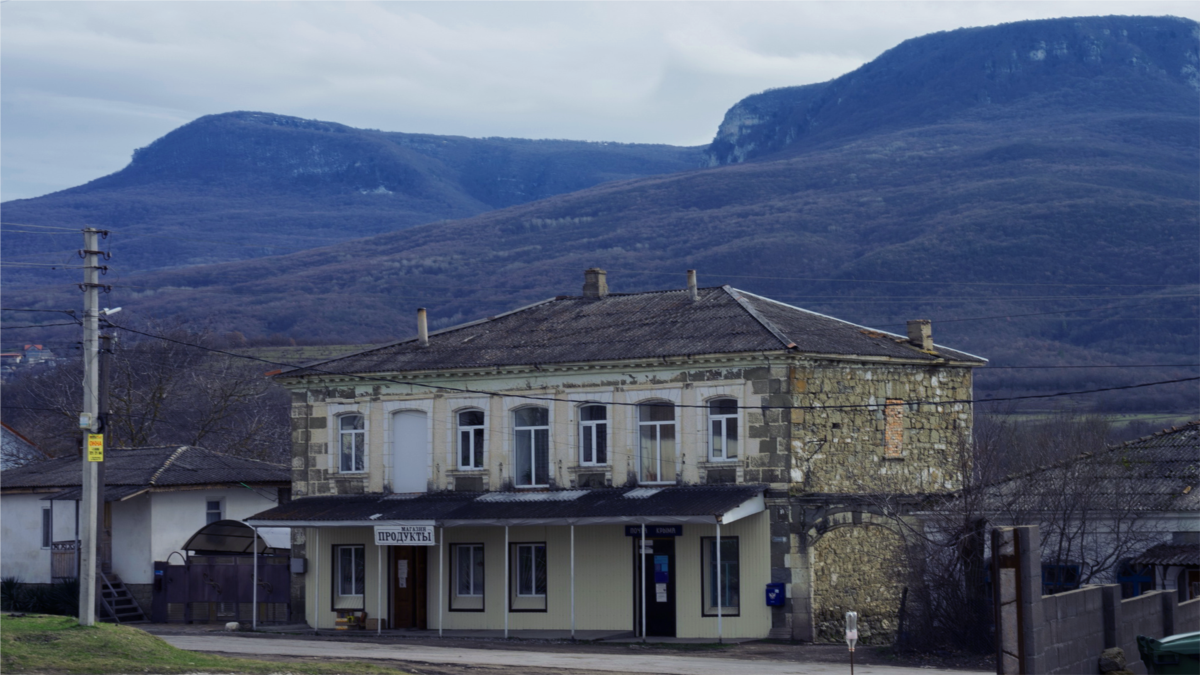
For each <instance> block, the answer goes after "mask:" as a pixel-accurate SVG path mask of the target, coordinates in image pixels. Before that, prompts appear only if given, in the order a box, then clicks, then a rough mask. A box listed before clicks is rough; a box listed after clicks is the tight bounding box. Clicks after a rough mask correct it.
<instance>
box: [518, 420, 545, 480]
mask: <svg viewBox="0 0 1200 675" xmlns="http://www.w3.org/2000/svg"><path fill="white" fill-rule="evenodd" d="M513 434H514V438H513V455H514V457H513V480H514V482H515V483H516V485H518V486H521V487H535V486H545V485H549V484H550V411H549V410H548V409H546V408H518V409H517V410H514V411H513Z"/></svg>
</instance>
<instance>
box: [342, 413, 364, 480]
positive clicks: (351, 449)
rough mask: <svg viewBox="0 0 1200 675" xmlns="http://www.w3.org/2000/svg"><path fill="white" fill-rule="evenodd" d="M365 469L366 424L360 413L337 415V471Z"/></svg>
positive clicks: (348, 471) (346, 471)
mask: <svg viewBox="0 0 1200 675" xmlns="http://www.w3.org/2000/svg"><path fill="white" fill-rule="evenodd" d="M366 470H367V426H366V419H365V418H364V417H363V416H362V415H342V416H341V417H338V471H340V472H342V473H352V472H356V471H366Z"/></svg>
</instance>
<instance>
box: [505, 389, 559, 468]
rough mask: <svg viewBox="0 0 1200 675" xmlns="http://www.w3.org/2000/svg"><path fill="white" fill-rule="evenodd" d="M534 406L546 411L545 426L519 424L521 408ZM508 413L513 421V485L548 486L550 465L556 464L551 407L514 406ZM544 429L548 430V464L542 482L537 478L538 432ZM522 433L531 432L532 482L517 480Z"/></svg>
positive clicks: (530, 462) (525, 408) (530, 458)
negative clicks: (552, 444)
mask: <svg viewBox="0 0 1200 675" xmlns="http://www.w3.org/2000/svg"><path fill="white" fill-rule="evenodd" d="M532 408H538V409H541V410H545V411H546V424H545V425H544V426H542V425H539V426H525V427H519V426H517V413H518V412H520V411H521V410H528V409H532ZM508 414H509V416H510V420H511V422H512V444H513V445H512V460H513V461H512V467H511V469H512V480H513V485H515V486H516V487H520V488H537V487H548V486H549V485H550V467H551V466H552V465H553V464H554V462H553V461H552V460H551V454H552V448H551V447H550V444H551V443H550V442H551V438H550V427H551V421H552V420H551V419H550V408H549V407H547V406H521V407H519V408H513V409H512V410H510V411H509V412H508ZM543 430H544V431H545V432H546V466H545V470H546V475H545V476H543V481H542V482H538V480H537V478H538V475H537V469H538V466H537V432H538V431H543ZM522 433H528V434H529V453H530V457H529V465H530V470H529V471H530V482H529V483H527V484H523V483H518V482H517V478H518V473H517V453H518V452H520V451H519V450H518V449H517V446H518V445H519V443H518V438H519V437H520V435H521V434H522Z"/></svg>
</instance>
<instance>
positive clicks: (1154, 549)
mask: <svg viewBox="0 0 1200 675" xmlns="http://www.w3.org/2000/svg"><path fill="white" fill-rule="evenodd" d="M1130 562H1132V563H1133V564H1135V565H1163V566H1166V567H1170V566H1172V565H1200V544H1158V545H1157V546H1151V547H1150V548H1148V549H1146V552H1145V553H1143V554H1141V555H1139V556H1137V557H1136V558H1134V559H1133V560H1132V561H1130Z"/></svg>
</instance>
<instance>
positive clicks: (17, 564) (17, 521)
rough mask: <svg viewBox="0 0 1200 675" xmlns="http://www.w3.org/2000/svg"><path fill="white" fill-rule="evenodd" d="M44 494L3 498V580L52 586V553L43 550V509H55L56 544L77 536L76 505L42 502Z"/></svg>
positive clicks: (0, 528) (0, 554)
mask: <svg viewBox="0 0 1200 675" xmlns="http://www.w3.org/2000/svg"><path fill="white" fill-rule="evenodd" d="M45 496H46V495H45V494H15V495H13V494H10V495H4V497H3V501H2V502H0V504H2V506H0V510H2V512H0V576H3V577H19V578H20V579H21V581H24V582H26V583H31V584H48V583H50V581H51V579H50V550H49V549H43V548H42V509H43V508H45V507H47V506H49V505H53V509H54V540H55V541H70V540H71V539H73V538H74V536H75V534H74V532H75V502H73V501H71V502H51V501H42V497H45Z"/></svg>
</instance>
